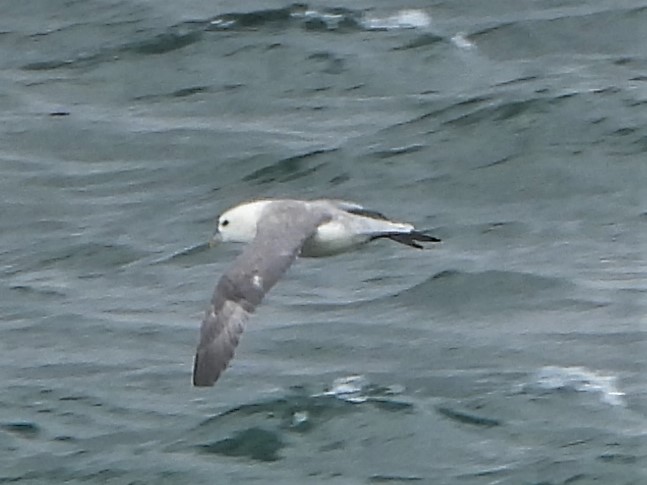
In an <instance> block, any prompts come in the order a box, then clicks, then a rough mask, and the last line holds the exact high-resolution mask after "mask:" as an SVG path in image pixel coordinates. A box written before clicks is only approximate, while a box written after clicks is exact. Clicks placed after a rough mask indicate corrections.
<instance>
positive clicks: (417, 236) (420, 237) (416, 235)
mask: <svg viewBox="0 0 647 485" xmlns="http://www.w3.org/2000/svg"><path fill="white" fill-rule="evenodd" d="M411 238H412V239H413V240H414V241H421V242H442V239H440V238H439V237H436V236H430V235H429V234H425V233H424V232H418V231H413V232H412V233H411Z"/></svg>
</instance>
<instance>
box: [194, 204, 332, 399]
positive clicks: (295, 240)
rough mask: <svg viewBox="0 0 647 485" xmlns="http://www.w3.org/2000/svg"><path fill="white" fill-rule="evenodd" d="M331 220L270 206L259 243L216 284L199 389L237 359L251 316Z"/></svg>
mask: <svg viewBox="0 0 647 485" xmlns="http://www.w3.org/2000/svg"><path fill="white" fill-rule="evenodd" d="M328 218H329V216H327V215H326V214H325V213H323V212H321V211H313V210H312V208H310V207H309V206H307V205H304V204H297V203H289V202H280V203H279V202H277V203H274V204H272V205H270V206H268V208H267V209H266V211H265V213H264V214H263V217H262V219H261V221H260V222H259V223H258V227H257V232H256V238H255V239H254V240H253V241H252V242H251V243H250V244H249V245H248V246H247V247H246V248H245V250H244V251H243V253H242V254H241V255H240V256H239V257H238V258H236V260H235V261H234V264H233V265H232V266H231V267H230V268H229V269H228V270H227V272H226V273H225V274H224V275H223V276H222V277H221V278H220V280H219V281H218V284H217V285H216V289H215V290H214V293H213V297H212V298H211V304H210V305H209V308H208V309H207V312H206V314H205V317H204V319H203V321H202V327H201V329H200V343H199V344H198V349H197V352H196V355H195V361H194V365H193V384H194V385H195V386H213V385H214V384H215V382H216V380H218V377H219V376H220V374H221V372H222V371H223V370H225V368H226V367H227V365H228V364H229V361H230V360H231V359H232V357H233V356H234V349H235V348H236V345H238V340H239V339H240V335H241V333H242V332H243V330H244V328H245V322H246V321H247V319H248V318H249V316H250V314H251V313H253V312H254V309H255V308H256V306H258V304H259V303H260V302H261V300H263V297H264V296H265V294H266V293H267V292H268V291H269V290H270V288H272V286H274V284H275V283H276V282H277V281H278V279H279V278H280V277H281V276H282V275H283V273H285V271H286V270H287V269H288V268H289V266H290V265H291V264H292V261H294V259H295V258H296V257H297V255H298V254H299V251H300V250H301V246H302V245H303V243H304V241H305V240H306V239H307V238H309V237H310V236H312V235H313V234H314V232H315V231H316V230H317V227H318V226H319V225H320V224H321V223H323V222H325V221H326V220H328Z"/></svg>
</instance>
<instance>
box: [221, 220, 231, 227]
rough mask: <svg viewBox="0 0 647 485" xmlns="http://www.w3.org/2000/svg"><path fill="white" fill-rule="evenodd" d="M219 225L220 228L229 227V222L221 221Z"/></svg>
mask: <svg viewBox="0 0 647 485" xmlns="http://www.w3.org/2000/svg"><path fill="white" fill-rule="evenodd" d="M220 225H221V226H222V227H225V226H228V225H229V220H227V219H225V220H224V221H222V222H221V223H220Z"/></svg>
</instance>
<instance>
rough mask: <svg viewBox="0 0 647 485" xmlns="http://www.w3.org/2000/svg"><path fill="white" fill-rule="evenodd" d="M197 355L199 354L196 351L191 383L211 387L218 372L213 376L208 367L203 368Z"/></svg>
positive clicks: (216, 378)
mask: <svg viewBox="0 0 647 485" xmlns="http://www.w3.org/2000/svg"><path fill="white" fill-rule="evenodd" d="M199 356H200V354H199V353H196V354H195V359H194V361H193V385H194V386H195V387H211V386H213V385H214V384H215V383H216V381H217V380H218V377H219V376H220V372H218V373H217V374H216V375H215V377H214V375H213V373H212V372H209V371H208V369H204V368H203V367H204V366H201V365H200V358H199Z"/></svg>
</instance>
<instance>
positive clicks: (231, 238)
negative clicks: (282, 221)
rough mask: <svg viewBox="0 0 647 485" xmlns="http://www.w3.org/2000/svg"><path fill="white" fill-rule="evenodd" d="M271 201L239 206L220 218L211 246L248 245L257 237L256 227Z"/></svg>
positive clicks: (224, 213) (227, 211) (259, 201)
mask: <svg viewBox="0 0 647 485" xmlns="http://www.w3.org/2000/svg"><path fill="white" fill-rule="evenodd" d="M269 202H270V201H269V200H257V201H254V202H247V203H245V204H241V205H237V206H236V207H232V208H231V209H228V210H226V211H225V212H223V213H222V214H221V215H220V217H218V227H217V228H216V231H215V232H214V234H213V238H212V240H211V244H212V245H213V244H216V243H218V242H220V241H223V242H242V243H247V242H250V241H252V239H254V238H255V237H256V225H257V224H258V220H259V219H260V218H261V214H262V212H263V209H264V208H265V206H266V205H267V204H268V203H269Z"/></svg>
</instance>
